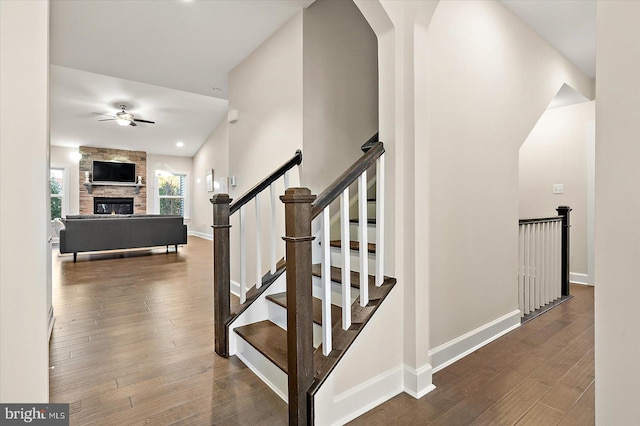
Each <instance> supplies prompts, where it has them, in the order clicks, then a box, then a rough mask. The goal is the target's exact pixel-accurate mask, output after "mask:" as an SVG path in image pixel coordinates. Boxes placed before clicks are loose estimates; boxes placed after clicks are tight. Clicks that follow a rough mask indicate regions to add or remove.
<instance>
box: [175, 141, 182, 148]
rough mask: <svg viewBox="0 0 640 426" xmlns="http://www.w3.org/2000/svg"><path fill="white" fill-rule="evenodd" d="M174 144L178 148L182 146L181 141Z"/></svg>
mask: <svg viewBox="0 0 640 426" xmlns="http://www.w3.org/2000/svg"><path fill="white" fill-rule="evenodd" d="M176 146H177V147H178V148H182V147H183V146H184V143H182V142H178V143H177V144H176Z"/></svg>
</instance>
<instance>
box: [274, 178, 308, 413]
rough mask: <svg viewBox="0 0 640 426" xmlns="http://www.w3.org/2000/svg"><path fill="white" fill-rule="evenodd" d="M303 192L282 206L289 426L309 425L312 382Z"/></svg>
mask: <svg viewBox="0 0 640 426" xmlns="http://www.w3.org/2000/svg"><path fill="white" fill-rule="evenodd" d="M315 198H316V197H315V195H311V191H310V190H309V189H307V188H289V189H287V190H286V192H285V194H284V195H283V196H282V197H280V199H281V200H282V202H283V203H284V204H285V237H284V238H283V239H284V240H285V241H286V258H287V355H288V359H287V363H288V371H289V372H288V380H289V424H290V425H311V424H313V422H312V419H311V410H310V407H309V400H308V399H309V397H308V395H307V391H308V390H309V387H310V386H311V383H312V382H313V318H312V311H313V304H312V297H313V296H312V294H311V241H312V240H313V236H312V235H311V203H312V202H313V200H315Z"/></svg>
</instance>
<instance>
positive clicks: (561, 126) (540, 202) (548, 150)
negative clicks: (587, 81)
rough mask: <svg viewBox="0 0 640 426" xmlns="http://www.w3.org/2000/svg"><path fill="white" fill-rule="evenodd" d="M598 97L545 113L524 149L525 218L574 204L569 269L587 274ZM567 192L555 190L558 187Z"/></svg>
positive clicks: (522, 197)
mask: <svg viewBox="0 0 640 426" xmlns="http://www.w3.org/2000/svg"><path fill="white" fill-rule="evenodd" d="M594 121H595V101H591V102H583V103H580V104H576V105H570V106H565V107H560V108H553V109H549V110H547V111H545V113H544V114H543V115H542V117H540V120H539V121H538V123H536V125H535V127H534V128H533V130H532V131H531V133H530V134H529V136H528V137H527V140H526V141H525V143H524V144H523V145H522V147H521V148H520V174H519V176H520V180H519V183H520V187H519V194H520V207H519V212H520V218H521V219H528V218H535V217H550V216H555V215H556V214H557V213H556V208H557V207H558V206H560V205H567V206H571V208H572V209H573V211H572V212H571V259H570V271H571V272H572V273H574V274H582V275H584V276H586V275H587V272H588V270H587V159H588V152H587V150H588V149H590V148H592V146H591V144H590V143H589V142H590V141H591V140H592V138H593V131H594V127H593V124H594ZM554 184H563V186H564V193H563V194H554V193H553V185H554Z"/></svg>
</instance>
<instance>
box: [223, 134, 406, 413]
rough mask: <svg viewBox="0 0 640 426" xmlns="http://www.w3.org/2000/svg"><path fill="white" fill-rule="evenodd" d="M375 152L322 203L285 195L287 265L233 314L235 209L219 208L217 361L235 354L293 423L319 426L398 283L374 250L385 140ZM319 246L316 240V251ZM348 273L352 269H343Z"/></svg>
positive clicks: (295, 193)
mask: <svg viewBox="0 0 640 426" xmlns="http://www.w3.org/2000/svg"><path fill="white" fill-rule="evenodd" d="M368 144H369V146H367V148H370V149H368V150H367V152H366V153H365V155H364V156H363V157H362V158H361V159H360V160H358V162H356V163H355V164H354V165H353V166H352V167H351V168H350V169H349V170H347V171H346V172H345V174H343V175H342V176H341V177H340V178H339V179H338V180H336V182H334V183H333V184H332V185H331V186H330V187H329V188H328V189H327V191H325V192H323V194H321V195H320V196H319V197H318V198H315V197H314V196H311V195H310V192H309V191H308V190H306V189H304V188H289V189H287V190H286V192H285V195H284V196H283V197H281V199H282V201H283V202H284V203H285V210H286V211H287V214H286V219H285V220H286V228H287V229H286V236H285V238H284V239H285V240H286V241H287V255H286V259H287V260H286V261H284V260H283V261H281V262H279V263H278V264H277V265H275V267H274V266H272V267H271V270H270V271H269V272H268V273H267V274H265V275H264V276H263V277H262V280H261V282H260V283H258V284H259V285H258V286H254V287H252V288H250V289H248V290H247V291H246V293H245V294H244V295H240V299H241V300H243V299H245V300H244V301H243V302H242V303H239V304H237V305H236V306H234V307H233V309H232V308H231V307H229V308H225V307H224V306H222V307H219V306H218V303H220V302H224V301H225V298H226V300H229V296H230V295H229V296H228V295H227V293H228V290H226V289H224V288H223V287H225V285H226V282H225V281H229V278H228V275H229V272H228V271H223V270H220V271H219V270H218V269H222V268H224V265H223V264H224V263H228V257H227V258H226V259H225V256H228V253H229V245H228V229H229V228H228V223H229V222H228V216H227V217H226V218H225V217H224V216H225V214H226V211H232V210H233V209H234V205H231V207H229V203H230V200H229V199H228V196H227V197H226V198H224V197H221V196H214V199H212V203H213V204H214V257H216V259H217V260H216V263H215V265H214V281H215V283H214V286H215V289H214V292H215V293H214V294H215V295H216V296H217V299H216V300H215V301H214V303H215V304H216V318H215V322H216V326H215V330H216V352H218V354H220V355H223V356H228V355H237V356H238V358H240V359H241V360H242V361H243V362H244V363H245V364H246V365H247V366H248V367H249V368H250V369H251V370H252V371H254V372H255V373H256V374H257V375H258V376H259V377H261V378H262V379H263V380H264V381H265V382H266V383H267V384H268V385H269V386H270V387H271V388H272V389H273V390H274V391H275V392H276V393H277V394H278V395H279V396H280V397H282V398H283V399H284V400H285V401H288V402H289V422H290V424H314V409H315V408H314V396H315V394H316V392H317V391H318V390H319V389H320V388H321V386H322V384H323V383H324V382H325V380H326V379H327V377H328V376H329V375H330V374H331V373H332V371H334V369H335V368H336V366H337V365H338V363H339V362H340V360H341V359H342V358H343V356H344V355H345V353H346V352H347V350H348V349H349V348H350V347H351V346H352V345H353V344H354V341H355V340H356V338H357V337H358V335H359V334H360V333H361V332H362V331H363V330H364V328H365V325H366V324H367V323H368V322H369V320H370V319H371V318H372V317H373V315H374V314H375V312H376V311H377V310H378V308H379V307H380V306H381V303H382V301H383V300H384V299H385V298H386V297H387V296H388V295H389V293H390V291H391V290H392V289H393V287H394V285H395V283H396V280H395V279H393V278H390V277H387V276H384V275H383V274H382V271H383V265H384V264H383V262H382V259H381V258H380V256H381V253H380V252H383V250H381V246H379V245H377V244H376V242H377V241H380V240H382V239H383V238H382V235H383V227H382V226H379V223H380V222H379V221H380V220H381V219H382V223H383V220H384V216H383V212H382V208H377V207H378V200H379V199H380V198H382V199H384V193H383V191H384V179H383V177H380V176H381V174H380V173H378V177H377V178H376V179H377V182H376V185H375V186H374V187H373V191H371V190H367V186H370V185H367V183H368V182H367V181H366V173H367V169H370V168H372V166H373V165H374V164H377V170H378V171H379V172H382V173H383V171H384V157H383V154H384V149H383V146H382V143H379V142H377V141H369V142H368ZM366 145H367V144H365V146H366ZM381 158H382V160H381ZM299 161H301V156H300V160H299ZM294 163H295V161H294ZM289 164H291V162H289ZM298 164H299V163H298ZM283 168H284V166H283ZM283 168H281V169H279V171H280V172H282V170H283ZM286 171H288V169H286ZM278 174H279V173H275V172H274V174H273V175H272V176H270V178H268V179H267V180H265V182H264V183H261V184H259V185H257V186H256V188H258V187H262V188H267V187H270V188H271V189H273V181H272V182H267V181H268V180H269V179H271V180H272V179H274V178H275V179H278V178H279V176H278ZM356 180H358V181H359V182H358V187H359V188H358V198H357V201H356V199H355V198H354V199H349V186H350V185H351V184H352V183H353V182H355V181H356ZM369 183H370V182H369ZM286 186H287V185H285V187H286ZM250 192H251V191H250ZM254 192H255V191H254ZM258 192H259V191H258ZM372 192H373V193H375V194H377V195H374V194H372ZM256 194H257V193H256ZM244 198H245V197H244V196H243V197H241V199H240V200H239V201H243V199H244ZM272 198H273V196H272ZM334 200H338V201H339V203H340V209H339V210H340V213H339V215H334V220H333V222H334V223H335V225H334V226H336V225H337V226H339V228H340V234H341V239H337V240H336V239H334V240H331V239H330V238H329V236H330V235H331V232H330V231H331V229H330V228H331V222H332V221H331V220H330V216H329V212H330V207H331V205H332V202H333V201H334ZM243 202H244V203H246V201H243ZM354 202H356V204H358V211H357V212H351V213H350V212H349V210H350V209H349V205H353V204H354ZM336 204H337V203H336ZM225 206H226V207H225ZM334 207H335V206H334ZM237 210H238V208H236V210H233V211H237ZM334 210H335V208H334ZM314 218H315V219H314ZM312 220H315V221H319V223H316V222H314V225H316V226H315V227H314V228H315V229H317V228H320V229H321V231H320V232H319V233H317V234H316V235H314V236H313V238H311V237H312V235H311V229H312ZM241 226H243V225H242V224H241ZM381 228H382V229H381ZM216 231H218V233H217V234H216ZM334 231H335V229H334ZM225 233H226V237H225ZM241 233H242V232H241ZM335 233H336V232H334V234H335ZM225 238H226V239H227V241H226V243H227V244H226V247H225ZM312 239H315V242H314V244H313V248H312ZM382 256H383V254H382ZM271 257H272V258H273V255H272V256H271ZM311 259H319V261H317V262H312V261H311ZM345 265H346V268H348V269H344V268H345ZM363 271H364V273H363V274H361V272H363ZM369 271H371V273H369ZM243 296H244V297H243ZM222 304H223V305H224V303H222ZM226 309H228V314H226V313H225V310H226ZM225 315H226V318H225ZM219 321H220V323H222V324H223V326H221V325H220V323H219ZM218 333H220V335H218ZM223 340H224V341H225V342H223ZM223 343H226V344H223ZM290 348H293V351H291V350H290ZM289 373H291V374H289ZM318 409H320V407H318ZM322 409H328V408H327V407H322Z"/></svg>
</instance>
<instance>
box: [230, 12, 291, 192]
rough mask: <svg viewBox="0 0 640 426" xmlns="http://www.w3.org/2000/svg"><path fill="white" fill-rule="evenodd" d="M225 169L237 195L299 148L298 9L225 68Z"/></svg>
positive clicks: (232, 189) (232, 190)
mask: <svg viewBox="0 0 640 426" xmlns="http://www.w3.org/2000/svg"><path fill="white" fill-rule="evenodd" d="M229 109H236V110H238V112H239V120H238V121H237V122H235V123H231V124H230V125H229V174H230V176H235V177H236V182H237V186H236V187H235V188H231V194H230V195H231V197H232V198H237V197H238V196H240V195H242V194H243V193H244V192H245V191H247V190H248V189H249V188H251V187H252V186H253V185H255V184H256V183H257V182H259V181H260V180H261V179H263V178H264V177H266V176H267V175H268V174H269V173H271V172H272V171H274V170H275V169H277V168H278V167H279V166H280V165H282V164H283V163H284V162H285V161H287V160H288V159H289V158H291V157H293V155H294V154H295V151H296V149H299V148H302V12H300V13H298V14H297V15H296V16H294V17H293V18H291V19H290V20H289V21H288V22H287V23H285V24H284V25H283V26H282V27H280V29H278V31H276V32H275V33H274V34H273V35H272V36H271V37H269V38H268V39H267V40H266V41H265V42H264V43H262V44H261V45H260V46H259V47H258V48H257V49H256V50H254V51H253V52H252V53H251V54H250V55H249V56H248V57H247V58H245V59H244V60H243V61H242V62H241V63H240V64H239V65H238V66H237V67H236V68H234V69H233V70H231V72H230V73H229Z"/></svg>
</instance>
